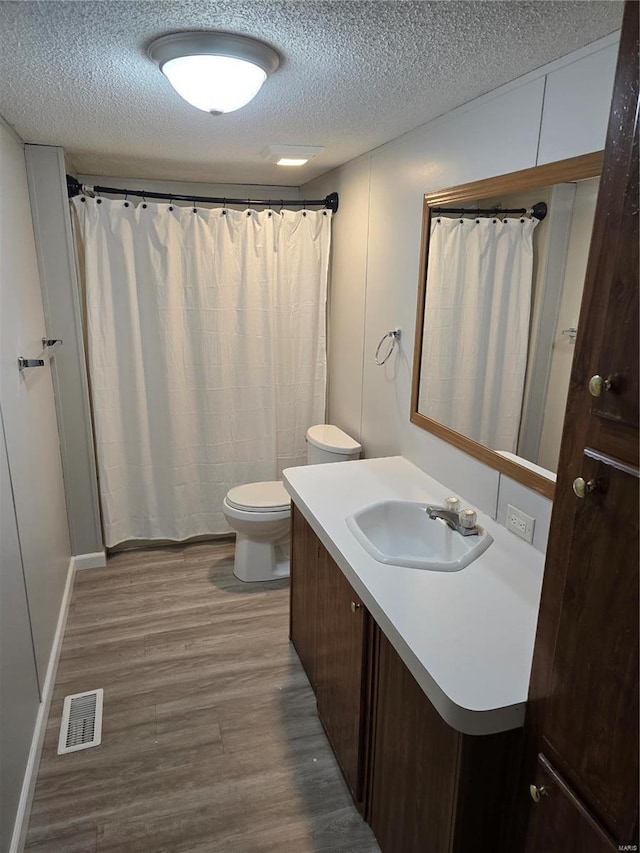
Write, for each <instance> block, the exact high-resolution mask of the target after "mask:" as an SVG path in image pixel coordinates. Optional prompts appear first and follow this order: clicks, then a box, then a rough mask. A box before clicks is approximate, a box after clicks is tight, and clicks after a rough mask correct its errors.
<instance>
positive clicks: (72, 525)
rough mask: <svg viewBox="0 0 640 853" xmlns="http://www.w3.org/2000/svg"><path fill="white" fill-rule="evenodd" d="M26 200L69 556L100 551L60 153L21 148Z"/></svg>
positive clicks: (45, 148) (58, 150)
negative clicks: (50, 344) (53, 342)
mask: <svg viewBox="0 0 640 853" xmlns="http://www.w3.org/2000/svg"><path fill="white" fill-rule="evenodd" d="M25 158H26V163H27V175H28V179H29V195H30V198H31V208H32V214H33V225H34V231H35V238H36V247H37V254H38V266H39V269H40V280H41V284H42V296H43V305H44V313H45V322H46V327H47V335H48V336H49V337H51V338H61V339H62V341H63V345H62V348H61V349H60V350H59V351H58V352H57V354H56V357H55V359H54V361H53V362H52V377H53V386H54V392H55V402H56V415H57V419H58V427H59V430H60V451H61V454H62V466H63V469H64V489H65V498H66V502H67V510H68V513H69V532H70V536H71V547H72V551H73V553H74V554H91V553H96V552H98V551H102V550H103V544H102V530H101V527H100V510H99V504H98V483H97V478H96V464H95V454H94V448H93V432H92V428H91V415H90V411H89V392H88V385H87V371H86V366H85V353H84V345H83V339H82V312H81V308H80V300H79V291H78V282H77V273H76V266H75V249H74V245H73V235H72V232H71V218H70V216H69V203H68V200H67V183H66V172H65V162H64V152H63V150H62V148H57V147H54V146H51V145H26V146H25Z"/></svg>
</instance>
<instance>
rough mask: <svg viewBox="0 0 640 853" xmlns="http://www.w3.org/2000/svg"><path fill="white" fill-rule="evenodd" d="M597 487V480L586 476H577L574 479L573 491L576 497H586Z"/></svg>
mask: <svg viewBox="0 0 640 853" xmlns="http://www.w3.org/2000/svg"><path fill="white" fill-rule="evenodd" d="M597 488H598V484H597V483H596V481H595V480H585V479H584V477H576V479H575V480H574V481H573V491H574V492H575V494H576V497H579V498H586V496H587V495H589V494H591V492H595V490H596V489H597Z"/></svg>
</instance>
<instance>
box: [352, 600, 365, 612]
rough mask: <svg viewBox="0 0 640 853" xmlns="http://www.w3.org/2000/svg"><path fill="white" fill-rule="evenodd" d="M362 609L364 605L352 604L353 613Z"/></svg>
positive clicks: (353, 602) (354, 602)
mask: <svg viewBox="0 0 640 853" xmlns="http://www.w3.org/2000/svg"><path fill="white" fill-rule="evenodd" d="M361 607H362V605H361V604H360V602H359V601H352V602H351V612H352V613H355V612H356V610H360V608H361Z"/></svg>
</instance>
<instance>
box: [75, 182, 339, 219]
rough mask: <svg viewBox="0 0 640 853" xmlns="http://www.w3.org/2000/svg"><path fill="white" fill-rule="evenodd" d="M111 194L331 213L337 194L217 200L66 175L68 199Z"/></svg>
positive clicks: (336, 202)
mask: <svg viewBox="0 0 640 853" xmlns="http://www.w3.org/2000/svg"><path fill="white" fill-rule="evenodd" d="M84 192H86V193H90V192H91V193H113V194H117V195H131V196H137V197H139V198H143V199H146V198H166V199H169V200H170V201H171V200H172V201H191V202H194V203H195V202H200V203H201V204H246V205H249V207H254V206H256V205H263V206H265V207H271V205H272V204H279V205H280V206H282V205H284V203H285V202H286V204H287V206H297V207H324V208H326V209H327V210H330V211H331V212H332V213H335V212H336V211H337V210H338V193H329V195H328V196H326V197H325V198H322V199H300V200H294V199H264V198H261V199H251V198H226V197H225V198H218V197H215V196H205V195H182V194H180V193H156V192H151V191H150V190H128V189H124V188H120V187H100V186H94V187H88V186H85V185H84V184H81V183H80V181H78V180H77V179H76V178H74V177H72V176H71V175H67V193H68V195H69V198H73V197H74V196H77V195H81V194H82V193H84Z"/></svg>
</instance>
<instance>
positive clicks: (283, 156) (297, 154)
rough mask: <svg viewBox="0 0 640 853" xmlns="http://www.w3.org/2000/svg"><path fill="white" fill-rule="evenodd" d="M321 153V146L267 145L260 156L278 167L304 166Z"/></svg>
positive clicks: (322, 149)
mask: <svg viewBox="0 0 640 853" xmlns="http://www.w3.org/2000/svg"><path fill="white" fill-rule="evenodd" d="M323 151H324V148H323V147H322V146H321V145H267V147H266V148H264V149H263V150H262V152H261V154H260V156H261V157H262V159H263V160H269V161H270V162H271V163H277V165H278V166H304V164H305V163H308V162H309V160H312V159H313V158H314V157H317V156H318V154H322V152H323Z"/></svg>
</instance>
